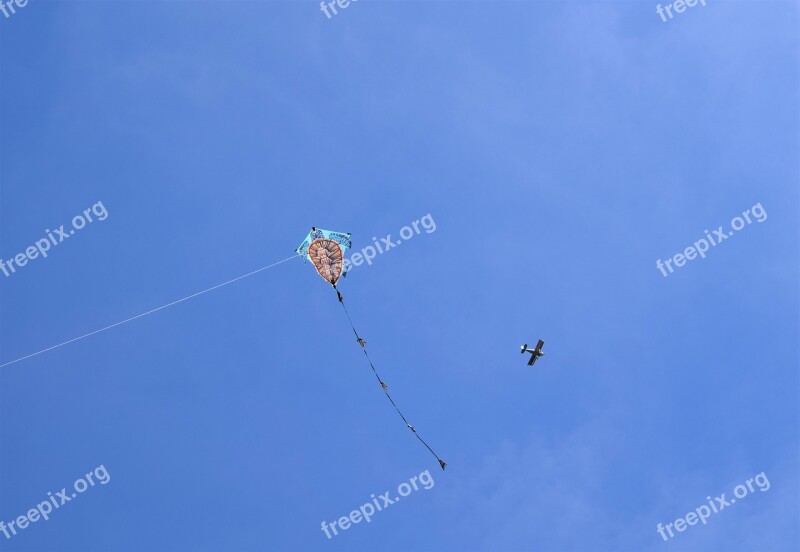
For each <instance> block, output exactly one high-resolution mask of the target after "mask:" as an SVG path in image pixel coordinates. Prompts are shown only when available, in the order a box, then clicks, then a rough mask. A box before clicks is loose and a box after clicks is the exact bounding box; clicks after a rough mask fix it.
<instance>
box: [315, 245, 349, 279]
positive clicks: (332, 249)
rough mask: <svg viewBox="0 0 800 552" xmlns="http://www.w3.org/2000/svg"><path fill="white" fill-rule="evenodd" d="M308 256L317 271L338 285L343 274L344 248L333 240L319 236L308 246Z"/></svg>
mask: <svg viewBox="0 0 800 552" xmlns="http://www.w3.org/2000/svg"><path fill="white" fill-rule="evenodd" d="M308 256H309V257H310V258H311V262H312V263H314V268H316V269H317V273H318V274H319V275H320V276H322V278H323V279H324V280H325V281H326V282H328V283H329V284H331V285H334V286H335V285H336V282H338V281H339V277H340V276H341V275H342V266H343V265H342V263H343V258H342V248H341V246H340V245H339V244H338V243H336V242H335V241H333V240H328V239H325V238H317V239H316V240H314V241H313V242H311V245H309V246H308Z"/></svg>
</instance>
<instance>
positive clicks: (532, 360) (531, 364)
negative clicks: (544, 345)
mask: <svg viewBox="0 0 800 552" xmlns="http://www.w3.org/2000/svg"><path fill="white" fill-rule="evenodd" d="M537 358H539V357H537V356H536V355H531V359H530V360H529V361H528V366H533V363H534V362H536V359H537Z"/></svg>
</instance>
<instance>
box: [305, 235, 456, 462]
mask: <svg viewBox="0 0 800 552" xmlns="http://www.w3.org/2000/svg"><path fill="white" fill-rule="evenodd" d="M350 247H352V242H351V241H350V234H349V233H347V232H332V231H331V230H323V229H322V228H314V227H312V228H311V232H309V234H308V236H306V239H304V240H303V243H301V244H300V247H298V248H297V249H295V252H296V253H297V254H298V255H300V256H302V257H305V259H306V260H308V261H311V262H312V263H313V264H314V268H316V269H317V273H318V274H319V275H320V276H322V278H323V280H325V281H326V282H328V283H329V284H330V285H331V286H333V289H335V290H336V295H337V297H338V298H339V303H340V304H341V305H342V308H343V309H344V313H345V315H347V320H348V321H349V322H350V327H351V328H352V329H353V334H355V336H356V341H357V342H358V344H359V345H361V349H362V350H363V351H364V356H366V358H367V362H369V366H370V368H372V372H373V373H374V374H375V377H376V378H377V379H378V384H379V385H380V386H381V389H383V392H384V393H385V394H386V398H387V399H389V402H391V403H392V406H393V407H394V409H395V410H396V411H397V413H398V414H399V415H400V417H401V418H402V419H403V422H405V424H406V427H408V429H410V430H411V432H412V433H413V434H414V435H415V436H416V437H417V439H419V440H420V442H421V443H422V444H423V445H425V448H427V449H428V450H429V451H430V452H431V454H433V455H434V456H435V457H436V460H438V461H439V465H440V466H441V467H442V469H444V468H445V466H447V463H446V462H445V461H444V460H442V459H441V458H439V456H438V455H437V454H436V453H435V452H433V449H432V448H431V447H429V446H428V443H426V442H425V441H424V440H423V439H422V437H420V436H419V433H417V430H416V429H414V426H412V425H411V424H410V423H408V420H406V417H405V416H403V413H402V412H400V409H399V408H397V405H396V404H395V403H394V400H392V397H391V395H389V386H388V385H386V383H384V381H383V379H381V377H380V375H379V374H378V371H377V370H376V369H375V366H374V365H373V364H372V360H371V359H370V358H369V354H367V342H366V341H364V340H363V339H361V336H359V335H358V332H357V331H356V328H355V326H353V321H352V320H351V319H350V314H349V313H348V312H347V307H345V305H344V298H343V297H342V294H341V292H340V291H339V289H338V288H337V287H336V283H337V282H338V281H339V278H340V277H341V276H343V275H344V273H343V271H344V252H345V251H347V250H348V249H349V248H350Z"/></svg>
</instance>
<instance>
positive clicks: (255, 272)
mask: <svg viewBox="0 0 800 552" xmlns="http://www.w3.org/2000/svg"><path fill="white" fill-rule="evenodd" d="M298 256H299V255H298V254H294V255H292V256H291V257H287V258H285V259H283V260H282V261H278V262H276V263H272V264H270V265H267V266H262V267H261V268H259V269H256V270H253V271H252V272H248V273H247V274H242V275H241V276H237V277H236V278H233V279H232V280H228V281H227V282H222V283H221V284H217V285H215V286H212V287H210V288H208V289H204V290H203V291H198V292H197V293H193V294H191V295H187V296H186V297H183V298H182V299H178V300H176V301H172V302H171V303H167V304H166V305H161V306H160V307H156V308H154V309H151V310H149V311H147V312H143V313H142V314H137V315H136V316H131V317H130V318H127V319H125V320H122V321H120V322H116V323H114V324H111V325H109V326H106V327H105V328H100V329H99V330H94V331H93V332H89V333H87V334H84V335H82V336H80V337H74V338H72V339H70V340H68V341H64V342H62V343H59V344H58V345H53V346H52V347H48V348H46V349H42V350H41V351H37V352H35V353H31V354H29V355H25V356H23V357H20V358H18V359H15V360H11V361H9V362H5V363H3V364H0V368H2V367H4V366H9V365H11V364H14V363H16V362H20V361H22V360H25V359H27V358H31V357H35V356H37V355H40V354H42V353H46V352H47V351H52V350H53V349H58V348H59V347H63V346H64V345H68V344H70V343H73V342H75V341H80V340H81V339H85V338H87V337H89V336H92V335H94V334H98V333H100V332H104V331H106V330H110V329H111V328H115V327H117V326H121V325H123V324H126V323H128V322H131V321H133V320H136V319H137V318H142V317H145V316H147V315H148V314H153V313H155V312H158V311H160V310H163V309H166V308H167V307H171V306H173V305H177V304H178V303H183V302H184V301H188V300H189V299H192V298H194V297H197V296H198V295H203V294H204V293H208V292H209V291H214V290H215V289H219V288H221V287H223V286H227V285H228V284H232V283H234V282H237V281H239V280H243V279H244V278H247V277H248V276H252V275H253V274H257V273H259V272H261V271H264V270H267V269H268V268H272V267H273V266H278V265H279V264H282V263H285V262H286V261H291V260H292V259H294V258H295V257H298Z"/></svg>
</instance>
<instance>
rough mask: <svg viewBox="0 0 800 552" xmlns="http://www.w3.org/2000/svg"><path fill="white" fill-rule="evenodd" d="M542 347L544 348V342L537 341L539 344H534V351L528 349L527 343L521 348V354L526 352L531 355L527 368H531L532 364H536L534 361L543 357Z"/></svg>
mask: <svg viewBox="0 0 800 552" xmlns="http://www.w3.org/2000/svg"><path fill="white" fill-rule="evenodd" d="M542 347H544V341H543V340H541V339H540V340H539V343H537V344H536V348H535V349H528V344H527V343H525V344H524V345H523V346H522V347H521V349H522V350H521V351H520V352H521V353H525V352H528V353H530V354H531V359H530V360H529V361H528V366H533V363H534V362H536V359H537V358H539V357H540V356H543V355H544V353H543V352H542Z"/></svg>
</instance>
